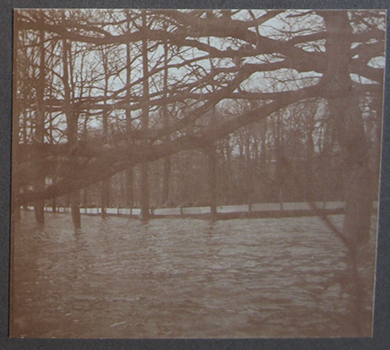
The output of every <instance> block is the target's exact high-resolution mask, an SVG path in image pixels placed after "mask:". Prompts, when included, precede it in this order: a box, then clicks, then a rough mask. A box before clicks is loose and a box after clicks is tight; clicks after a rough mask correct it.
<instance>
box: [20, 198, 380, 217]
mask: <svg viewBox="0 0 390 350" xmlns="http://www.w3.org/2000/svg"><path fill="white" fill-rule="evenodd" d="M313 204H314V205H315V207H316V209H318V210H327V211H331V210H343V209H344V207H345V202H343V201H333V202H314V203H313ZM27 209H28V210H34V207H33V206H28V207H27ZM373 209H378V202H376V201H374V202H373ZM45 211H46V212H53V208H52V207H51V206H46V207H45ZM297 211H304V212H307V211H313V208H312V205H311V204H310V203H307V202H289V203H254V204H251V205H249V204H242V205H222V206H217V213H218V214H240V213H261V212H264V213H267V212H297ZM56 212H57V213H70V212H71V209H70V207H56ZM105 212H106V214H107V215H126V216H139V215H140V212H141V210H140V209H139V208H106V209H105ZM101 213H102V208H96V207H95V208H84V207H80V214H86V215H99V214H101ZM151 213H152V214H153V215H155V216H191V215H205V214H210V213H211V210H210V207H209V206H207V207H206V206H204V207H182V206H179V207H176V208H155V209H151Z"/></svg>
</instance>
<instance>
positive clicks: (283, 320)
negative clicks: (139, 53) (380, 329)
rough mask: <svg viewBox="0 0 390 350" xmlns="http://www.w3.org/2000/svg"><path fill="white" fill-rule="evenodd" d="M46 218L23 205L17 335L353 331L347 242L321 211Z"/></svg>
mask: <svg viewBox="0 0 390 350" xmlns="http://www.w3.org/2000/svg"><path fill="white" fill-rule="evenodd" d="M46 217H47V219H46V224H45V226H44V227H43V228H42V227H38V226H37V225H36V224H35V223H34V220H33V214H32V213H31V212H23V213H22V221H21V224H19V225H18V226H17V227H16V228H15V232H14V243H13V244H14V264H13V271H14V273H13V279H12V283H13V287H14V288H13V290H12V294H13V298H12V308H11V313H12V315H13V317H12V318H11V319H12V322H11V336H13V337H47V338H51V337H73V338H209V337H213V338H218V337H226V338H233V337H318V336H321V337H330V336H348V335H352V334H353V331H354V330H353V325H352V324H353V322H352V318H353V316H352V313H351V312H352V311H351V310H352V309H353V306H351V303H352V302H351V300H352V299H351V295H350V293H349V292H348V290H347V289H346V288H344V284H343V280H345V279H346V278H348V275H349V274H350V272H349V270H348V266H347V263H346V248H345V247H344V246H343V244H342V243H341V242H340V241H339V240H338V239H337V238H336V237H335V236H334V234H333V233H332V232H331V231H330V230H329V229H328V228H327V227H326V226H325V224H323V223H322V222H321V221H320V219H318V218H315V217H310V218H280V219H238V220H226V221H218V222H214V223H212V222H209V221H207V220H198V219H172V218H171V219H154V220H151V221H150V222H149V223H148V224H143V223H141V222H140V221H138V220H134V219H132V220H130V219H126V218H123V217H109V218H107V219H105V220H102V219H101V218H99V217H91V216H83V217H82V226H83V229H82V231H81V232H79V233H74V232H73V228H72V223H71V218H70V215H69V214H68V215H67V214H47V216H46ZM332 220H333V221H334V222H335V223H336V224H337V225H338V226H341V224H342V217H341V216H333V217H332ZM374 244H375V239H374V238H373V242H372V247H374ZM373 271H374V265H373V261H370V262H368V263H367V269H366V270H365V271H363V275H365V276H366V277H365V278H366V279H368V283H369V285H371V287H373V275H374V272H373ZM371 298H372V294H369V295H368V298H367V299H366V300H365V305H364V308H365V311H366V312H367V315H368V318H367V320H368V322H367V325H366V329H365V330H364V332H365V333H366V334H367V335H369V334H370V332H371V328H370V327H371V326H370V320H371V318H370V317H371V316H370V315H371V311H372V305H371Z"/></svg>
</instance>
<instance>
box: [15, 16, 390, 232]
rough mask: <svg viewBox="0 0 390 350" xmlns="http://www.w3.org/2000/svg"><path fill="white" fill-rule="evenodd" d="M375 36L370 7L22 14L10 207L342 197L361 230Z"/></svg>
mask: <svg viewBox="0 0 390 350" xmlns="http://www.w3.org/2000/svg"><path fill="white" fill-rule="evenodd" d="M384 38H385V14H384V13H383V12H380V11H350V12H347V11H303V10H301V11H292V10H287V11H275V10H274V11H266V10H258V11H245V10H234V11H233V10H231V11H229V10H224V11H217V10H213V11H212V10H209V11H204V10H145V11H137V10H93V9H89V10H18V11H16V12H15V55H14V111H13V114H14V119H13V120H14V123H13V125H14V126H13V128H14V130H13V185H12V187H13V207H14V211H17V208H18V207H20V206H21V205H25V204H27V203H30V202H34V206H35V213H36V219H37V221H38V222H41V223H43V221H44V215H43V208H44V205H45V202H46V203H47V201H48V200H52V201H54V204H53V203H52V204H51V205H54V206H55V201H60V202H61V203H62V204H70V205H71V206H72V208H73V210H72V212H73V219H74V222H75V226H76V227H78V226H79V225H80V223H79V222H80V218H79V210H78V208H79V207H80V205H82V206H85V207H87V206H99V207H102V208H106V207H110V206H121V207H133V206H136V207H141V213H142V217H144V218H147V217H148V216H149V215H150V211H149V208H150V207H157V206H178V205H210V206H211V208H212V213H213V212H214V213H215V209H214V211H213V208H215V206H216V205H218V204H219V205H222V204H243V203H247V204H248V203H255V202H275V201H279V200H280V197H281V196H282V197H283V200H286V201H306V200H307V201H313V200H346V202H347V209H346V211H347V212H348V213H349V212H350V214H349V215H347V216H348V217H351V220H346V225H347V226H349V225H352V226H354V223H358V226H359V228H357V227H351V232H352V231H353V232H355V231H356V230H357V231H359V232H360V231H361V234H358V235H359V236H360V235H363V236H364V233H363V231H364V232H367V223H368V222H369V217H370V209H369V208H371V206H372V205H371V202H372V200H376V199H377V192H378V178H379V160H380V139H381V116H382V115H381V110H382V88H383V86H382V83H383V68H384ZM103 212H104V210H103ZM363 213H365V214H364V215H362V214H363ZM16 216H17V213H16ZM363 222H366V224H363ZM347 231H349V229H348V230H347ZM351 234H352V233H351ZM353 235H356V233H353Z"/></svg>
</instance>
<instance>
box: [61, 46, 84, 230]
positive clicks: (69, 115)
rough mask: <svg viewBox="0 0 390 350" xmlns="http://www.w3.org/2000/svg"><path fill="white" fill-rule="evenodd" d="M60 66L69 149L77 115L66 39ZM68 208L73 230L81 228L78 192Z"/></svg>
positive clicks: (74, 136)
mask: <svg viewBox="0 0 390 350" xmlns="http://www.w3.org/2000/svg"><path fill="white" fill-rule="evenodd" d="M62 46H63V47H62V49H63V55H62V64H63V79H62V80H63V84H64V100H65V108H64V111H65V115H66V122H67V130H66V136H67V141H68V144H69V145H70V148H72V146H74V145H76V143H77V119H78V117H77V115H76V114H75V113H73V112H72V109H71V89H70V85H69V78H71V77H72V74H71V73H69V65H70V60H71V58H70V57H69V54H70V53H71V47H70V45H69V43H68V42H67V39H63V40H62ZM69 157H70V165H69V166H70V168H71V169H70V170H71V171H72V169H74V170H75V171H76V169H77V167H78V164H77V159H76V158H74V157H73V156H72V155H69ZM70 208H71V212H72V221H73V226H74V229H75V230H79V229H80V228H81V217H80V193H79V191H76V192H73V193H71V195H70Z"/></svg>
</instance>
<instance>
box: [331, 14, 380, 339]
mask: <svg viewBox="0 0 390 350" xmlns="http://www.w3.org/2000/svg"><path fill="white" fill-rule="evenodd" d="M324 18H325V24H326V29H327V32H328V39H327V44H326V51H327V55H328V67H327V70H326V72H325V74H324V78H323V79H324V82H325V83H326V84H327V88H328V89H329V91H331V90H334V95H335V97H334V98H333V99H330V100H329V110H330V113H331V115H332V117H333V118H334V120H335V122H336V125H337V135H336V137H337V140H338V143H339V145H340V148H341V151H342V155H343V158H344V163H345V172H344V196H345V201H346V208H345V220H344V230H343V234H344V238H345V242H347V243H346V245H347V248H348V257H349V262H350V268H351V272H350V276H351V278H352V281H351V282H350V285H347V286H345V288H349V290H350V291H351V296H352V297H353V306H352V308H353V316H352V318H353V320H352V322H353V327H354V331H355V335H356V336H369V335H370V334H371V316H369V315H368V314H367V312H366V308H365V305H366V303H370V302H372V296H371V297H370V294H371V292H372V287H371V288H370V285H371V283H372V282H373V281H371V282H368V283H369V284H370V285H367V280H366V279H364V278H363V277H362V275H361V274H360V273H359V270H360V268H364V269H367V268H371V267H370V265H373V264H374V263H375V262H374V259H367V256H366V254H367V253H366V249H364V247H365V242H367V241H368V240H369V237H370V220H371V206H372V197H371V193H372V184H371V175H370V169H369V156H368V154H369V152H368V142H367V139H366V135H365V128H364V121H363V116H362V111H361V110H360V107H359V100H358V98H357V97H355V96H354V95H353V94H351V91H352V89H353V84H352V81H351V78H350V64H351V44H352V28H351V26H350V24H349V20H348V15H347V13H346V12H334V13H332V14H328V15H326V16H325V17H324ZM346 284H348V282H346ZM370 290H371V291H370Z"/></svg>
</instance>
